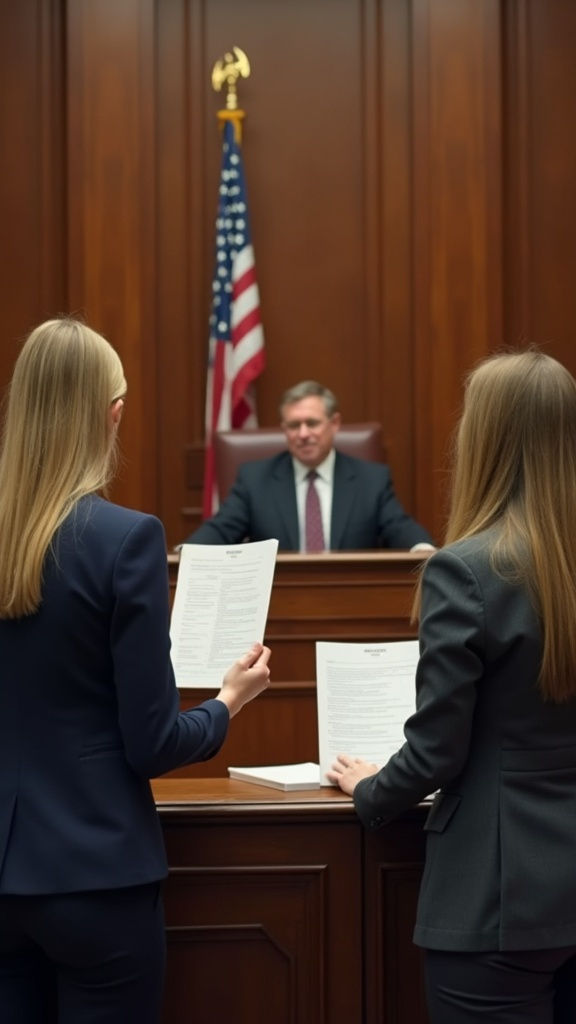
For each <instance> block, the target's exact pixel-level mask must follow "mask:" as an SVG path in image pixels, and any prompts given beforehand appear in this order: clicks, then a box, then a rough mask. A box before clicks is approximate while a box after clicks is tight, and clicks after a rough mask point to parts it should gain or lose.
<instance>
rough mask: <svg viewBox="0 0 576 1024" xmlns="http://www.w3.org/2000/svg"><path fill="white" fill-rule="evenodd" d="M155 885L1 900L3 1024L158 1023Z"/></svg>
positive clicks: (160, 917)
mask: <svg viewBox="0 0 576 1024" xmlns="http://www.w3.org/2000/svg"><path fill="white" fill-rule="evenodd" d="M165 961H166V952H165V937H164V911H163V905H162V895H161V886H160V883H158V882H154V883H152V884H149V885H139V886H134V887H132V888H128V889H115V890H104V891H101V892H82V893H65V894H59V895H56V896H0V1021H1V1022H2V1024H104V1022H105V1024H131V1022H132V1021H133V1022H134V1024H159V1021H160V1014H161V1003H162V992H163V987H164V971H165Z"/></svg>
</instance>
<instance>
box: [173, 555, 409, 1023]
mask: <svg viewBox="0 0 576 1024" xmlns="http://www.w3.org/2000/svg"><path fill="white" fill-rule="evenodd" d="M421 561H422V555H416V554H409V553H404V552H382V553H376V552H374V553H372V552H361V553H357V554H356V553H330V554H323V555H318V556H314V555H299V554H282V555H279V556H278V560H277V565H276V572H275V578H274V586H273V591H272V597H271V603H270V611H269V615H268V625H267V631H266V638H265V642H266V643H267V644H268V645H269V646H270V647H271V648H272V660H271V670H272V671H271V675H272V683H271V685H270V687H269V689H268V690H267V691H266V692H265V693H264V694H262V695H261V696H260V697H258V698H257V699H256V700H255V701H253V702H252V703H251V704H250V705H248V706H247V707H245V708H244V709H243V710H242V712H241V713H240V714H239V715H238V716H237V717H236V718H234V719H233V721H232V722H231V726H230V732H229V735H228V739H227V741H226V744H225V747H224V750H223V752H222V753H221V754H219V755H218V756H217V757H216V758H214V759H213V760H211V761H209V762H206V763H204V764H201V765H192V766H190V767H189V768H185V769H181V770H179V771H177V772H173V773H171V774H170V775H169V776H165V777H163V778H162V779H158V780H156V781H155V782H154V783H153V788H154V795H155V798H156V802H157V806H158V810H159V813H160V819H161V822H162V826H163V830H164V837H165V842H166V848H167V852H168V860H169V864H170V877H169V879H168V881H167V883H166V887H165V903H166V929H167V939H168V971H167V986H166V998H165V1010H164V1016H163V1024H426V1022H427V1016H426V1010H425V1005H424V995H423V985H422V970H421V954H420V951H419V950H418V949H416V947H414V946H413V944H412V930H413V925H414V917H415V909H416V900H417V894H418V886H419V882H420V877H421V873H422V866H423V859H424V834H423V831H422V824H423V821H424V817H425V814H426V809H425V808H424V807H418V808H414V809H413V810H412V811H410V812H408V813H407V814H405V815H403V816H402V817H401V818H399V819H398V820H397V821H395V822H392V823H390V824H389V825H387V826H386V827H385V828H383V829H380V830H379V831H377V832H368V831H367V830H366V829H364V828H363V826H362V825H361V823H360V821H359V820H358V818H357V816H356V814H355V811H354V808H353V805H352V801H351V800H350V799H349V798H348V797H346V796H345V795H344V794H343V793H341V792H340V791H337V790H335V789H331V788H328V789H322V790H318V791H307V792H297V793H282V792H278V791H277V790H273V789H268V788H265V787H262V786H253V785H248V784H246V783H241V782H237V781H233V780H231V779H228V778H227V766H228V765H229V764H246V765H247V764H280V763H290V762H296V761H318V734H317V716H316V687H315V676H316V672H315V642H316V640H342V641H346V640H349V641H354V642H361V641H364V642H378V641H382V640H396V639H409V638H413V637H414V636H415V635H416V631H415V629H414V627H413V626H411V625H410V622H409V612H410V606H411V602H412V597H413V592H414V583H415V580H416V577H417V569H418V567H419V565H420V564H421ZM176 572H177V558H170V578H171V585H172V586H174V585H175V580H176ZM214 692H215V691H214V690H198V689H193V690H182V691H181V703H182V706H183V707H188V706H190V705H192V704H196V703H199V702H200V701H201V700H204V699H205V698H206V697H209V696H214Z"/></svg>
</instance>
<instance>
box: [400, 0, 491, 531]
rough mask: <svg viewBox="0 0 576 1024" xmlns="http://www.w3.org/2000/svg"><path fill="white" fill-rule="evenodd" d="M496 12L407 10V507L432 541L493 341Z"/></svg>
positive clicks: (468, 2)
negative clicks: (467, 379) (460, 420)
mask: <svg viewBox="0 0 576 1024" xmlns="http://www.w3.org/2000/svg"><path fill="white" fill-rule="evenodd" d="M501 7H502V5H501V3H500V2H499V0H483V2H482V3H477V2H476V0H417V2H415V3H414V4H413V6H412V15H413V19H412V30H413V47H414V50H413V69H414V70H413V90H414V99H413V104H414V105H413V131H414V151H413V174H414V194H413V210H412V215H413V224H414V250H413V254H414V294H413V299H414V344H415V350H416V364H415V375H416V390H417V404H416V411H415V416H416V432H417V440H416V448H417V454H416V470H417V501H416V507H417V508H418V509H419V510H423V509H427V510H428V514H429V516H430V521H431V522H432V523H433V524H435V525H436V531H435V532H438V526H439V524H440V523H441V522H442V512H443V510H444V508H445V494H444V488H445V475H444V473H443V472H442V470H443V469H444V468H445V467H446V439H447V437H448V436H449V435H450V433H451V430H452V428H453V425H454V422H455V416H456V413H457V411H458V409H459V406H460V402H461V395H462V376H463V374H464V372H465V371H467V370H468V369H469V368H470V366H471V365H472V364H473V363H474V362H475V361H476V360H477V359H478V358H479V357H480V356H482V355H484V354H485V353H486V352H488V351H490V350H491V349H492V348H494V347H495V346H498V345H500V344H501V343H502V341H503V337H502V286H501V245H502V227H501V224H502V199H501V188H502V182H501V174H500V168H501V131H502V123H501V113H500V97H501V83H500V74H501V72H500V16H501Z"/></svg>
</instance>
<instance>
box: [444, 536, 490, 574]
mask: <svg viewBox="0 0 576 1024" xmlns="http://www.w3.org/2000/svg"><path fill="white" fill-rule="evenodd" d="M496 539H497V531H495V530H494V529H490V530H483V531H482V532H481V533H476V534H474V536H473V537H465V538H463V539H462V540H457V541H453V542H452V543H450V544H446V545H445V546H444V547H443V548H439V549H438V550H437V551H436V552H434V554H432V555H431V556H430V558H429V559H428V563H436V565H438V564H439V562H441V563H442V564H444V565H449V564H451V563H452V564H455V563H458V562H459V563H464V564H465V565H466V566H467V567H468V568H469V569H471V570H472V571H473V572H474V573H479V572H480V573H481V572H482V571H484V570H487V571H488V572H489V573H490V575H492V552H493V550H494V544H495V542H496Z"/></svg>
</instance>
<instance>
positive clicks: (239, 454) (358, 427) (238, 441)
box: [214, 423, 385, 501]
mask: <svg viewBox="0 0 576 1024" xmlns="http://www.w3.org/2000/svg"><path fill="white" fill-rule="evenodd" d="M334 447H335V448H337V449H338V450H339V451H341V452H344V453H345V454H346V455H354V456H355V457H356V458H357V459H367V460H368V462H383V461H384V457H385V453H384V450H383V446H382V425H381V424H380V423H348V424H347V425H345V426H341V427H340V430H339V431H338V433H337V434H336V436H335V438H334ZM285 449H286V437H285V436H284V433H283V431H282V430H280V428H279V427H255V428H254V429H252V430H225V431H222V433H220V434H215V435H214V460H215V468H216V483H217V485H218V494H219V495H220V501H223V500H224V498H226V496H227V495H228V493H229V491H230V490H231V488H232V484H233V483H234V481H235V479H236V474H237V472H238V468H239V467H240V466H241V465H242V463H243V462H253V461H255V460H256V459H267V458H269V457H270V456H271V455H277V454H278V452H282V451H285Z"/></svg>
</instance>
